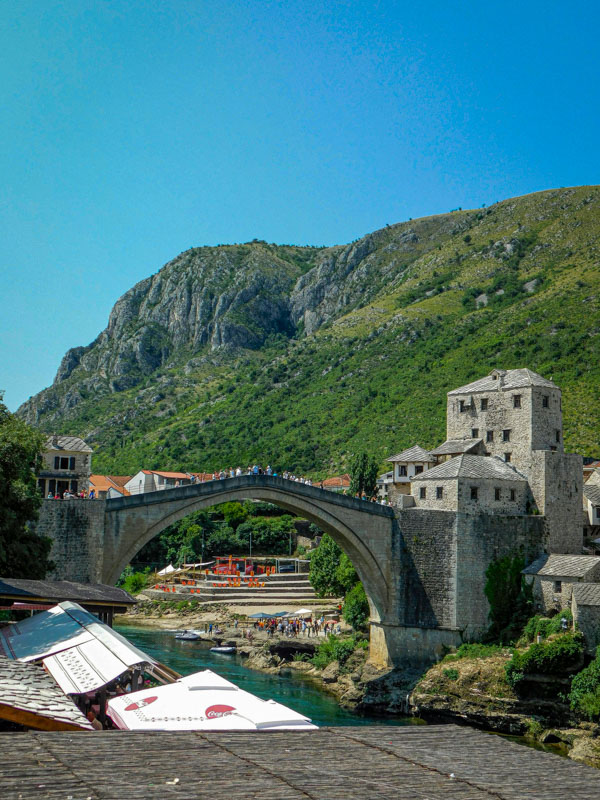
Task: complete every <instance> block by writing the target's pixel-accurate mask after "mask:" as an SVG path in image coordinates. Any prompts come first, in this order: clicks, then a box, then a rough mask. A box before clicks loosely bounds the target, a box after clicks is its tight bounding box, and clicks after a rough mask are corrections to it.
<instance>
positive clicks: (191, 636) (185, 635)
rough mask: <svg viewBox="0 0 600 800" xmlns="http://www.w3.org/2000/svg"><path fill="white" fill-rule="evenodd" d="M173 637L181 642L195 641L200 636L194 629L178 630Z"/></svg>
mask: <svg viewBox="0 0 600 800" xmlns="http://www.w3.org/2000/svg"><path fill="white" fill-rule="evenodd" d="M175 638H176V639H179V641H183V642H197V641H198V639H199V638H200V634H199V633H196V632H195V631H188V630H185V631H178V632H177V633H176V634H175Z"/></svg>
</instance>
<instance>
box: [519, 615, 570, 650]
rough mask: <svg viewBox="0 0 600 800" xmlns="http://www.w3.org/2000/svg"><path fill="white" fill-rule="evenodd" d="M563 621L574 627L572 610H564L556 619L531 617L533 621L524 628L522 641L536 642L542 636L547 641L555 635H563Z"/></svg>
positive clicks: (530, 620) (538, 616)
mask: <svg viewBox="0 0 600 800" xmlns="http://www.w3.org/2000/svg"><path fill="white" fill-rule="evenodd" d="M563 619H565V620H566V621H567V626H568V627H569V628H571V627H572V625H573V614H572V613H571V609H569V608H564V609H563V610H562V611H561V612H560V613H559V614H556V616H554V617H542V616H540V615H536V616H535V617H531V619H529V620H528V621H527V624H526V625H525V627H524V628H523V636H522V639H523V640H524V641H525V642H534V641H535V640H536V638H537V636H538V635H541V636H543V637H544V639H547V638H548V636H552V634H553V633H562V632H563V622H562V621H563Z"/></svg>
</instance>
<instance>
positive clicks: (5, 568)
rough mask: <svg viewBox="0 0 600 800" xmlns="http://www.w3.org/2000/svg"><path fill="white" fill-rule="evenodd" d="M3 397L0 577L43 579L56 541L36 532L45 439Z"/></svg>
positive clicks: (0, 421)
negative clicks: (9, 407) (6, 403)
mask: <svg viewBox="0 0 600 800" xmlns="http://www.w3.org/2000/svg"><path fill="white" fill-rule="evenodd" d="M1 401H2V394H0V575H5V576H6V577H11V578H33V579H40V578H44V577H45V576H46V572H47V571H48V570H49V569H52V567H53V564H52V563H51V562H50V561H49V555H50V549H51V547H52V541H51V540H50V539H48V538H47V537H44V536H39V535H38V534H36V533H35V530H34V529H33V527H32V523H34V522H35V521H36V520H37V517H38V511H39V508H40V505H41V502H42V498H41V497H40V494H39V492H38V489H37V486H36V478H35V476H36V473H37V472H38V471H39V469H40V467H41V464H42V452H43V448H44V441H45V438H44V436H43V434H42V433H40V432H39V431H36V430H34V429H33V428H31V427H30V426H29V425H27V424H26V423H25V422H23V421H21V420H20V419H18V418H17V417H15V416H14V414H11V413H10V411H9V410H8V409H7V408H6V406H5V405H4V403H2V402H1Z"/></svg>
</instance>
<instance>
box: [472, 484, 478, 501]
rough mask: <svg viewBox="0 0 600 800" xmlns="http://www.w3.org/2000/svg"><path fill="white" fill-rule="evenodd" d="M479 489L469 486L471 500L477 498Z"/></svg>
mask: <svg viewBox="0 0 600 800" xmlns="http://www.w3.org/2000/svg"><path fill="white" fill-rule="evenodd" d="M478 494H479V489H478V487H477V486H471V500H477V495H478Z"/></svg>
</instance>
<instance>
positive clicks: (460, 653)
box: [443, 642, 508, 661]
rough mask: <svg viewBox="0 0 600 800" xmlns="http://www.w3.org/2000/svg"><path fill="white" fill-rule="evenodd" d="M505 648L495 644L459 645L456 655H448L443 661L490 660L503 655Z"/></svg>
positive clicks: (475, 643)
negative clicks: (462, 659)
mask: <svg viewBox="0 0 600 800" xmlns="http://www.w3.org/2000/svg"><path fill="white" fill-rule="evenodd" d="M506 652H508V651H507V648H506V647H502V646H501V645H497V644H481V643H480V642H474V643H473V644H461V646H460V647H459V648H458V650H457V651H456V653H449V654H448V655H447V656H445V657H444V659H443V661H458V660H459V659H461V658H491V657H492V656H498V655H504V654H505V653H506Z"/></svg>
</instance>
